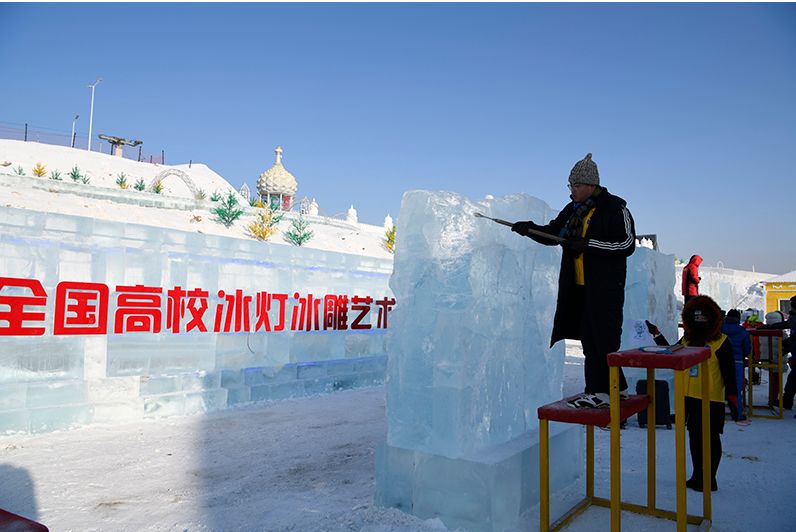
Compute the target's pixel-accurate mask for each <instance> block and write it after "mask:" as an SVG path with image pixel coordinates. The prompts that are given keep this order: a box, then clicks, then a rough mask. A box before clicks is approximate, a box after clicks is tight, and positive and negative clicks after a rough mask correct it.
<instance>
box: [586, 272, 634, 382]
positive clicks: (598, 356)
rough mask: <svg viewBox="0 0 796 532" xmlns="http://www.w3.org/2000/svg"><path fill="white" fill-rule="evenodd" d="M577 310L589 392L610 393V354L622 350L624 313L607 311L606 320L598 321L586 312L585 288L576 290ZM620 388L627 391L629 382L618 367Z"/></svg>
mask: <svg viewBox="0 0 796 532" xmlns="http://www.w3.org/2000/svg"><path fill="white" fill-rule="evenodd" d="M574 293H575V296H576V304H577V306H576V308H579V309H581V316H580V343H581V345H582V346H583V356H584V359H585V360H584V363H583V374H584V378H585V381H586V389H585V391H586V393H610V391H611V378H610V373H609V368H608V353H614V352H616V351H619V346H620V344H621V342H622V312H621V311H619V312H614V313H611V312H610V311H603V312H606V313H607V314H606V316H605V318H606V319H600V320H596V319H594V316H590V315H588V313H587V312H585V311H583V310H582V309H584V308H585V307H586V305H585V304H584V294H583V287H582V286H579V287H577V289H576V290H575V292H574ZM619 389H620V390H627V380H626V379H625V374H624V372H623V371H622V368H619Z"/></svg>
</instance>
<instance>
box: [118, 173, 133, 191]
mask: <svg viewBox="0 0 796 532" xmlns="http://www.w3.org/2000/svg"><path fill="white" fill-rule="evenodd" d="M116 184H117V185H119V188H120V189H122V190H125V189H126V188H127V187H129V186H130V185H129V184H128V183H127V176H126V175H124V172H122V173H121V174H119V175H118V176H117V177H116Z"/></svg>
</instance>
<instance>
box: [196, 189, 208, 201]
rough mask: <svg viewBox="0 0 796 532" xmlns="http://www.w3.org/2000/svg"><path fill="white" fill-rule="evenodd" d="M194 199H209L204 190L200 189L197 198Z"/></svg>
mask: <svg viewBox="0 0 796 532" xmlns="http://www.w3.org/2000/svg"><path fill="white" fill-rule="evenodd" d="M194 197H195V198H196V199H198V200H200V201H201V200H203V199H205V198H206V197H207V194H206V193H205V191H204V190H203V189H201V188H200V189H199V190H197V191H196V196H194Z"/></svg>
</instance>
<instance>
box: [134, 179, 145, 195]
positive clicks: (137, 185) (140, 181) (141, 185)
mask: <svg viewBox="0 0 796 532" xmlns="http://www.w3.org/2000/svg"><path fill="white" fill-rule="evenodd" d="M133 188H134V189H136V190H137V191H139V192H141V191H143V190H145V189H146V184H145V183H144V178H143V177H139V178H138V181H136V182H135V185H133Z"/></svg>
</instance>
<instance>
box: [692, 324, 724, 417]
mask: <svg viewBox="0 0 796 532" xmlns="http://www.w3.org/2000/svg"><path fill="white" fill-rule="evenodd" d="M725 340H727V335H725V334H722V335H721V336H719V337H718V338H717V339H715V340H713V341H711V342H708V345H707V346H708V347H709V348H710V358H709V359H708V375H709V377H708V379H709V380H710V400H711V401H716V402H717V403H723V402H724V379H723V378H722V376H721V368H720V367H719V359H718V358H717V357H716V351H718V349H719V347H721V344H722V343H724V341H725ZM682 343H683V345H686V346H687V345H688V342H687V341H686V340H685V339H683V342H682ZM701 370H702V366H701V364H697V365H696V366H694V367H692V368H691V369H690V370H689V371H688V373H687V375H688V376H687V377H686V379H685V395H686V396H687V397H695V398H697V399H702V375H701V374H700V373H699V372H700V371H701Z"/></svg>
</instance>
